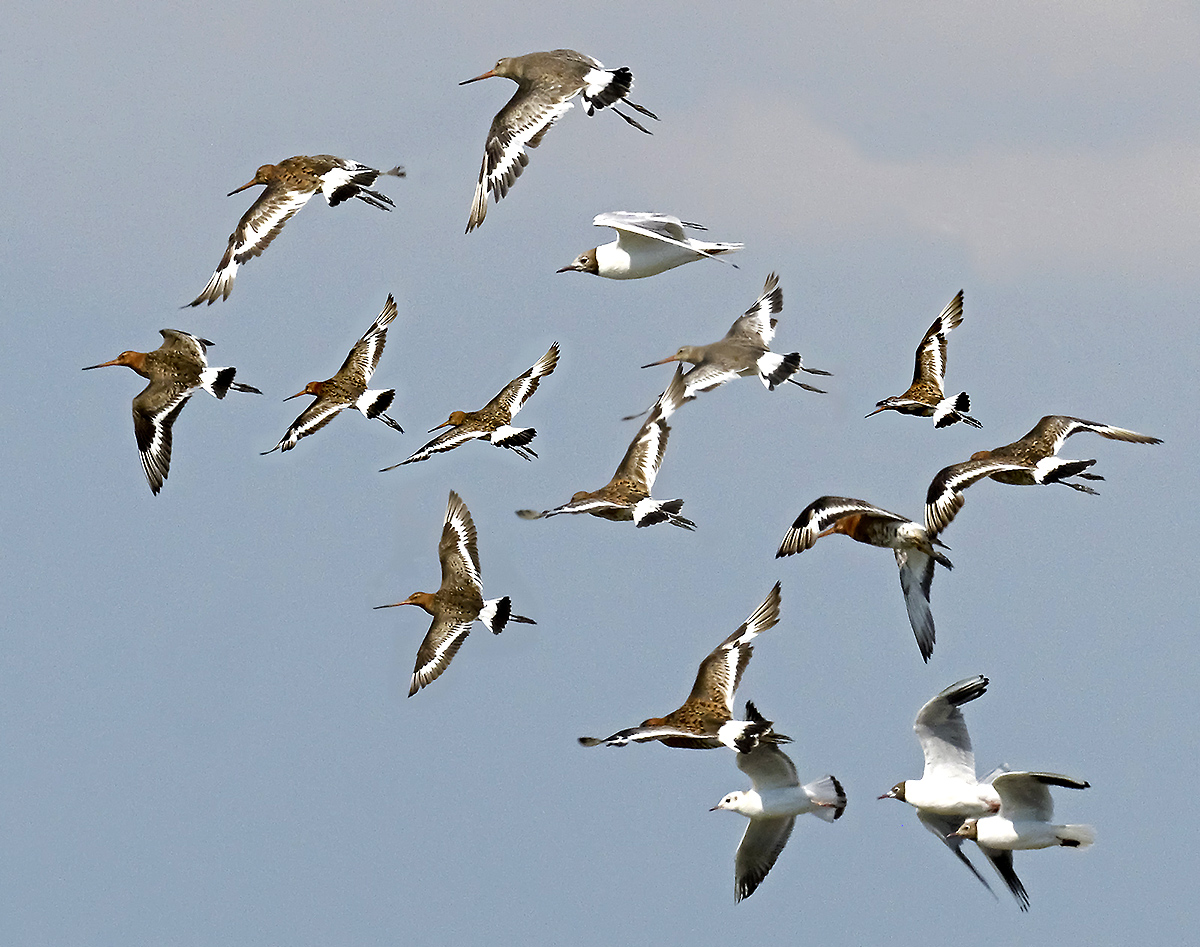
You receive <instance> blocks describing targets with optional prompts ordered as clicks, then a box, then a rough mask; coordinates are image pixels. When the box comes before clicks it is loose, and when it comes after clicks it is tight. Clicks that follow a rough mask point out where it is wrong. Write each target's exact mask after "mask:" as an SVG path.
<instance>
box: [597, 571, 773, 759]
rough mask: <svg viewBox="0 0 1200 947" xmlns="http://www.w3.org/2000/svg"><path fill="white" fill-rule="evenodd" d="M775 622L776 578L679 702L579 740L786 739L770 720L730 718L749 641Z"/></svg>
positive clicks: (698, 746)
mask: <svg viewBox="0 0 1200 947" xmlns="http://www.w3.org/2000/svg"><path fill="white" fill-rule="evenodd" d="M778 622H779V583H778V582H776V583H775V586H774V588H772V589H771V591H770V592H768V593H767V597H766V598H765V599H764V600H763V603H762V604H761V605H759V606H758V608H756V609H755V610H754V611H753V612H752V613H751V615H750V617H749V618H747V619H746V620H745V621H744V622H742V623H741V624H740V625H739V626H738V627H737V629H736V630H735V631H734V632H733V634H731V635H730V636H729V637H728V638H726V639H725V640H724V641H722V642H721V643H720V644H719V645H717V646H716V647H715V648H713V650H712V651H711V652H710V653H709V655H708V657H706V658H705V659H704V660H703V661H701V662H700V670H699V671H697V672H696V683H695V684H693V685H692V692H691V693H690V694H689V695H688V699H687V700H685V701H684V702H683V705H682V706H681V707H679V708H678V709H676V710H673V711H671V712H670V713H669V714H667V715H666V716H665V717H651V718H649V719H648V720H644V721H642V723H641V725H640V726H637V727H630V728H628V729H626V730H619V731H617V732H616V733H614V734H612V735H611V736H608V737H604V738H599V737H580V738H579V742H580V743H582V744H583V745H584V746H600V745H601V744H603V745H606V746H625V745H626V744H629V743H645V742H646V741H648V740H657V741H659V742H660V743H665V744H666V745H667V746H673V747H679V748H681V749H685V750H712V749H716V748H717V747H719V746H722V745H724V746H728V747H731V748H734V749H737V748H738V746H739V745H740V746H743V747H747V748H748V747H749V746H751V745H753V744H754V743H756V742H758V741H759V740H761V739H763V738H766V739H767V740H774V741H776V742H780V743H790V742H791V738H790V737H785V736H783V735H782V734H777V733H775V732H774V731H773V730H772V729H771V725H770V721H763V720H761V718H760V720H759V721H758V722H754V721H751V720H750V719H749V718H747V719H746V720H734V719H733V695H734V693H735V692H736V691H737V688H738V684H740V683H741V680H742V672H743V671H745V670H746V665H747V664H749V663H750V657H751V655H753V654H754V648H753V646H752V644H751V642H753V641H754V639H755V638H757V637H758V636H759V634H761V633H762V632H764V631H766V630H767V629H768V628H773V627H775V625H776V624H778Z"/></svg>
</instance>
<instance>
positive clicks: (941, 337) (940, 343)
mask: <svg viewBox="0 0 1200 947" xmlns="http://www.w3.org/2000/svg"><path fill="white" fill-rule="evenodd" d="M962 318H963V293H962V290H961V289H960V290H959V291H958V294H957V295H956V296H955V297H954V298H953V299H952V300H950V302H949V303H948V304H947V306H946V308H945V309H943V310H942V312H941V315H939V316H938V317H937V318H936V319H934V320H933V325H931V326H930V327H929V331H928V332H926V333H925V338H923V339H921V344H920V345H918V346H917V365H916V368H915V369H914V370H913V380H912V384H911V385H909V387H908V391H906V392H904V394H902V395H898V396H896V397H895V398H884V399H883V400H882V401H880V402H878V403H877V404H876V405H875V410H874V411H872V412H871V414H868V415H867V417H868V418H869V417H871V415H872V414H878V413H879V412H880V411H899V412H900V413H901V414H913V415H917V416H918V417H922V418H930V417H931V418H933V426H934V427H948V426H949V425H951V424H953V423H954V422H956V421H965V422H966V423H967V424H969V425H971V427H982V426H983V425H982V424H980V423H979V422H978V421H976V420H975V419H974V418H972V417H970V416H968V415H967V412H968V411H970V410H971V398H970V396H969V395H968V394H967V393H966V392H965V391H960V392H959V393H958V394H957V395H955V396H954V397H953V398H947V397H946V396H945V394H944V393H943V386H944V384H945V378H946V339H947V336H949V335H950V330H951V329H953V328H955V327H956V326H957V325H958V324H959V323H960V322H962Z"/></svg>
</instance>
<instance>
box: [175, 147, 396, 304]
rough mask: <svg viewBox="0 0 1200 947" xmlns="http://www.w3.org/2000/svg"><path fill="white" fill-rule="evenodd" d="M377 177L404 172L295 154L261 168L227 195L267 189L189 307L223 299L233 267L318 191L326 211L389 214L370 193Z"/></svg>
mask: <svg viewBox="0 0 1200 947" xmlns="http://www.w3.org/2000/svg"><path fill="white" fill-rule="evenodd" d="M380 175H392V176H393V177H398V178H402V177H404V169H403V168H402V167H400V166H398V165H397V166H396V167H394V168H392V169H391V170H390V171H377V170H375V169H374V168H368V167H367V166H366V165H365V164H359V163H358V162H357V161H347V160H346V159H345V158H337V157H334V156H333V155H311V156H310V155H296V156H295V157H294V158H284V159H283V160H282V161H280V162H279V164H264V165H263V166H262V167H261V168H259V169H258V171H257V172H256V173H255V175H254V177H253V179H251V180H250V181H248V182H247V183H246V184H243V185H242V186H241V187H239V188H235V189H234V190H232V191H230V192H229V194H228V195H226V196H227V197H232V196H233V195H234V194H237V193H238V192H239V191H244V190H246V188H249V187H254V186H255V185H256V184H265V185H266V190H264V191H263V192H262V193H261V194H259V195H258V200H256V201H255V202H254V203H253V204H251V205H250V209H249V210H248V211H246V213H245V214H244V215H242V219H241V220H239V221H238V225H237V229H235V230H234V231H233V233H231V234H230V235H229V246H228V247H226V248H225V255H224V256H223V257H221V262H220V263H218V264H217V269H216V272H214V273H213V275H212V278H211V279H209V281H208V285H207V286H205V287H204V291H203V292H202V293H200V295H199V296H197V297H196V298H195V299H193V300H192V301H191V302H190V303H188V305H189V306H199V305H200V304H201V303H203V302H206V303H208V304H209V305H210V306H211V305H212V304H213V303H215V302H216V301H217V300H218V299H228V298H229V294H230V293H231V292H232V291H233V278H234V277H235V276H236V275H237V268H238V266H239V265H240V264H242V263H245V262H246V261H248V260H250V259H251V258H252V257H256V256H258V255H259V254H260V253H262V252H263V250H265V249H266V248H267V247H268V246H269V245H270V243H271V241H272V240H274V239H275V237H276V236H277V235H278V234H279V231H280V230H282V229H283V225H284V224H286V223H287V222H288V220H290V219H291V217H292V215H293V214H294V213H296V211H298V210H299V209H300V208H301V207H303V206H304V205H305V204H307V203H308V199H309V198H310V197H312V196H313V195H314V194H316V193H317V191H320V192H321V193H322V194H324V195H325V199H326V200H327V201H328V202H329V206H330V207H336V206H337V205H338V204H340V203H341V202H342V201H344V200H348V199H349V198H351V197H356V198H358V199H359V200H360V201H363V202H364V203H366V204H370V205H371V206H372V207H378V208H379V209H380V210H391V209H392V207H393V206H395V205H394V204H393V203H392V200H391V198H389V197H388V196H387V195H386V194H381V193H380V192H379V191H372V190H371V189H370V187H371V185H372V184H374V183H375V179H376V178H378V177H379V176H380Z"/></svg>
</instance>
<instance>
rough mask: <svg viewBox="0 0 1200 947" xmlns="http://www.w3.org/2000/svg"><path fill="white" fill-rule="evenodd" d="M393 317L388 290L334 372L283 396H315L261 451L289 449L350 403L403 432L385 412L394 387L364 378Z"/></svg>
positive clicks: (379, 352)
mask: <svg viewBox="0 0 1200 947" xmlns="http://www.w3.org/2000/svg"><path fill="white" fill-rule="evenodd" d="M395 318H396V301H395V300H394V299H392V296H391V294H390V293H389V294H388V298H387V303H385V304H384V307H383V312H381V313H380V314H379V316H378V317H377V318H376V319H375V321H374V322H373V323H371V328H369V329H367V331H366V332H364V333H363V337H362V338H361V339H359V340H358V341H357V342H355V343H354V348H352V349H351V350H350V354H349V355H347V356H346V361H344V362H342V367H341V368H339V369H338V370H337V374H335V375H334V376H333V377H332V378H328V379H326V380H325V381H310V382H309V383H308V384H307V385H305V386H304V390H303V391H297V392H296V393H295V394H294V395H288V396H287V397H286V398H284V399H283V400H284V401H291V400H292V399H293V398H299V397H301V396H302V395H312V396H313V397H314V398H315V399H316V400H315V401H313V403H312V404H310V405H309V406H308V407H307V408H305V409H304V411H302V412H301V414H300V416H299V417H298V418H296V420H295V421H293V422H292V426H291V427H289V428H288V429H287V433H286V434H284V435H283V437H282V438H281V439H280V441H279V443H278V444H276V445H275V446H274V447H272V448H271V449H270V450H266V451H263V453H264V454H272V453H274V452H275V451H277V450H278V451H285V450H291V449H292V448H293V447H295V446H296V443H297V442H298V441H299V440H300V438H302V437H307V436H308V435H309V434H312V433H313V432H314V431H319V430H320V429H321V428H323V427H324V426H325V425H326V424H328V423H329V422H330V421H332V420H333V419H334V418H335V417H336V416H337V415H338V413H339V412H341V411H342V409H344V408H350V407H355V408H358V410H359V411H361V412H362V413H363V414H364V415H366V416H367V417H368V418H378V419H379V420H380V421H382V422H383V423H384V424H386V425H387V426H388V427H390V428H393V429H395V430H397V431H399V432H400V433H401V434H403V433H404V428H402V427H401V426H400V425H399V424H397V423H396V421H395V420H394V419H393V418H390V417H388V415H387V414H385V413H384V412H386V411H387V409H388V408H389V407H390V406H391V404H392V400H393V399H394V398H395V397H396V389H395V388H386V389H383V390H370V389H368V388H367V382H369V381H370V380H371V375H372V374H374V372H375V367H376V366H377V365H378V364H379V357H380V356H381V355H382V354H383V346H384V344H385V343H386V342H387V327H388V325H390V324H391V321H392V320H393V319H395Z"/></svg>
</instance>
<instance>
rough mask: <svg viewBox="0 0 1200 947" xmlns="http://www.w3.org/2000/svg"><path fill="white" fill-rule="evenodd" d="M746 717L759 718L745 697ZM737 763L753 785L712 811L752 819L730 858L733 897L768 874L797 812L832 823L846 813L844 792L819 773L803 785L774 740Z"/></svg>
mask: <svg viewBox="0 0 1200 947" xmlns="http://www.w3.org/2000/svg"><path fill="white" fill-rule="evenodd" d="M746 719H747V720H753V719H761V715H760V714H759V713H758V711H757V710H756V709H755V707H754V705H753V704H752V703H750V702H749V701H747V703H746ZM737 765H738V769H740V770H741V771H742V772H743V773H745V774H746V775H747V776H749V777H750V783H751V788H750V789H747V790H741V791H738V792H731V793H729V794H728V795H727V796H726V797H725V798H724V799H722V800H721V801H720V802H718V803H717V804H716V805H715V806H713V807H712V809H711V810H709V811H711V812H716V811H717V810H718V809H728V810H730V811H731V812H740V813H741V814H742V815H744V816H746V818H748V819H749V820H750V824H749V825H747V826H746V832H745V834H744V835H743V836H742V841H741V843H740V844H739V845H738V850H737V857H736V859H735V860H734V884H733V900H734V902H735V903H736V902H738V901H741V900H742V898H748V897H749V896H750V895H752V894H753V893H754V891H755V889H756V888H757V887H758V886H759V885H760V884H761V883H762V880H763V879H764V878H766V877H767V872H769V871H770V870H771V867H772V866H773V865H774V864H775V860H776V859H777V858H779V853H780V852H782V851H783V847H784V846H785V845H786V844H787V840H788V837H789V836H790V835H791V834H792V827H793V826H794V825H795V823H796V816H798V815H803V814H804V813H805V812H811V813H812V814H813V815H815V816H818V817H819V818H821V819H824V820H825V821H826V822H833V821H834V820H836V819H839V818H841V815H842V813H843V812H845V811H846V793H845V792H844V791H843V790H842V784H841V783H839V782H838V781H837V779H836V778H835V777H833V776H822V777H821V778H820V779H817V780H814V781H813V782H811V783H808V784H806V785H804V786H801V785H800V779H799V777H798V776H797V774H796V767H795V765H794V764H793V763H792V761H791V760H790V759H789V758H788V756H787V754H786V753H784V752H783V751H782V750H781V749H779V747H778V746H776V745H775V744H774V743H771V742H767V741H763V742H759V743H758V744H756V745H755V746H754V748H753V749H751V750H749V751H748V752H744V753H743V752H739V753H738V754H737Z"/></svg>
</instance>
